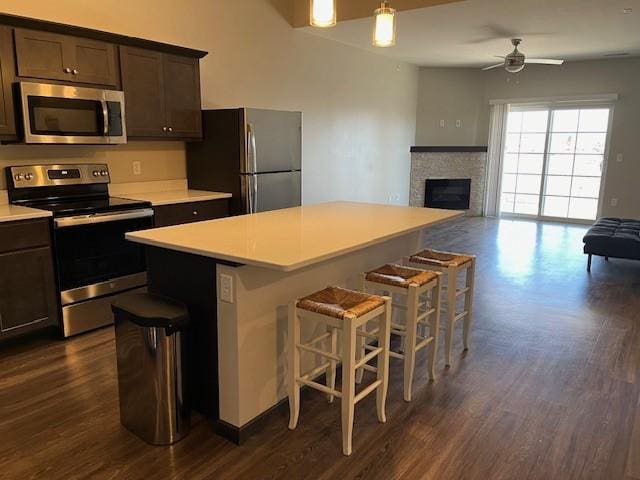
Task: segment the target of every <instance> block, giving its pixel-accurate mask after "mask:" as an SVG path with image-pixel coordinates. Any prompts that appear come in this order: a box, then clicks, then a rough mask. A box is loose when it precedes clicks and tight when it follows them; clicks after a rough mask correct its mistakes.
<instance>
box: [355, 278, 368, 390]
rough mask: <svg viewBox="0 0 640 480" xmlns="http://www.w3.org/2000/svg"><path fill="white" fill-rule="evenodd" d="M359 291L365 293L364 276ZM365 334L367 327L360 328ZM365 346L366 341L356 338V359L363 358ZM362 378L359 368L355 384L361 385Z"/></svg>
mask: <svg viewBox="0 0 640 480" xmlns="http://www.w3.org/2000/svg"><path fill="white" fill-rule="evenodd" d="M360 291H361V292H364V293H367V281H366V275H362V276H361V279H360ZM361 328H362V329H363V330H364V331H365V332H366V331H367V325H366V324H365V325H362V327H361ZM366 344H367V339H366V338H364V337H361V336H360V335H357V336H356V349H357V351H358V359H360V358H363V357H364V356H365V355H366V354H367V351H366V350H365V348H364V347H365V345H366ZM362 377H364V368H359V369H358V371H357V372H356V383H358V384H359V383H362Z"/></svg>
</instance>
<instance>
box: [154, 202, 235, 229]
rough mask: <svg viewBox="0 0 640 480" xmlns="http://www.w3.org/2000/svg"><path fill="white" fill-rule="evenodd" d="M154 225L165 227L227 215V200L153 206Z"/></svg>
mask: <svg viewBox="0 0 640 480" xmlns="http://www.w3.org/2000/svg"><path fill="white" fill-rule="evenodd" d="M153 210H154V213H155V226H156V227H167V226H169V225H179V224H182V223H192V222H201V221H203V220H213V219H215V218H222V217H228V216H229V202H228V201H227V200H226V199H220V200H207V201H203V202H190V203H175V204H172V205H161V206H157V207H154V208H153Z"/></svg>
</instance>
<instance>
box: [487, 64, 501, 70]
mask: <svg viewBox="0 0 640 480" xmlns="http://www.w3.org/2000/svg"><path fill="white" fill-rule="evenodd" d="M503 66H504V63H496V64H495V65H491V66H490V67H484V68H483V69H482V70H492V69H494V68H498V67H503Z"/></svg>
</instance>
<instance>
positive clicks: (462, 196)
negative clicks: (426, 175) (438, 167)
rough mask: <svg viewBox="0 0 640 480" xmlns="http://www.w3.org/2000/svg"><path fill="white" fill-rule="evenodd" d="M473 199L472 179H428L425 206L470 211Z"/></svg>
mask: <svg viewBox="0 0 640 480" xmlns="http://www.w3.org/2000/svg"><path fill="white" fill-rule="evenodd" d="M470 199H471V179H470V178H460V179H458V178H456V179H453V178H444V179H427V180H426V186H425V195H424V206H425V207H431V208H445V209H448V210H468V209H469V202H470Z"/></svg>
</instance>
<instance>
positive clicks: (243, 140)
mask: <svg viewBox="0 0 640 480" xmlns="http://www.w3.org/2000/svg"><path fill="white" fill-rule="evenodd" d="M202 128H203V137H204V138H203V141H202V142H194V143H189V144H187V178H188V182H189V188H192V189H198V190H210V191H219V192H229V193H231V194H233V199H232V201H231V210H232V213H233V214H236V215H240V214H244V213H256V212H265V211H268V210H277V209H280V208H287V207H293V206H298V205H300V204H301V201H302V113H300V112H283V111H275V110H261V109H255V108H235V109H224V110H204V111H203V112H202Z"/></svg>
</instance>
